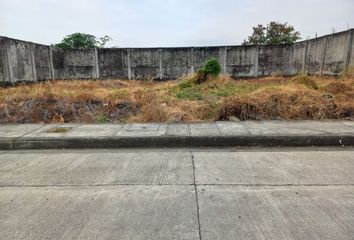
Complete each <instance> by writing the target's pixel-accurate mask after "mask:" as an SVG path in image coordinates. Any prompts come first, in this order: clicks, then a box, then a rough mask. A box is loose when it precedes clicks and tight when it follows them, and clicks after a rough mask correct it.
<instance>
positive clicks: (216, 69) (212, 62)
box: [195, 58, 221, 84]
mask: <svg viewBox="0 0 354 240" xmlns="http://www.w3.org/2000/svg"><path fill="white" fill-rule="evenodd" d="M220 73H221V66H220V63H219V61H218V60H216V59H215V58H211V59H209V60H208V61H207V62H206V64H205V65H204V67H203V68H202V69H199V70H198V72H197V74H196V80H195V81H196V83H198V84H201V83H203V82H206V81H207V80H208V78H209V76H214V77H217V76H219V74H220Z"/></svg>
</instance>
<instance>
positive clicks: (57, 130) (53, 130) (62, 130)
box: [47, 127, 71, 133]
mask: <svg viewBox="0 0 354 240" xmlns="http://www.w3.org/2000/svg"><path fill="white" fill-rule="evenodd" d="M70 130H71V128H68V127H55V128H51V129H49V130H48V131H47V132H48V133H66V132H68V131H70Z"/></svg>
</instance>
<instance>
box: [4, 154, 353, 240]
mask: <svg viewBox="0 0 354 240" xmlns="http://www.w3.org/2000/svg"><path fill="white" fill-rule="evenodd" d="M0 173H1V174H0V226H1V227H0V239H4V240H5V239H6V240H8V239H16V240H20V239H95V240H96V239H179V240H180V239H202V240H207V239H213V240H214V239H222V240H228V239H282V240H284V239H301V240H306V239H311V240H312V239H321V240H323V239H348V240H349V239H351V240H353V239H354V227H353V226H354V149H353V148H233V149H123V150H112V149H111V150H104V149H100V150H94V149H92V150H29V151H25V150H22V151H2V152H0Z"/></svg>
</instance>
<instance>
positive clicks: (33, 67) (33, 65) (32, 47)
mask: <svg viewBox="0 0 354 240" xmlns="http://www.w3.org/2000/svg"><path fill="white" fill-rule="evenodd" d="M34 48H35V46H34V44H31V65H32V74H33V81H34V82H36V81H37V70H36V62H35V59H34Z"/></svg>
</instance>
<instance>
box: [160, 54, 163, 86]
mask: <svg viewBox="0 0 354 240" xmlns="http://www.w3.org/2000/svg"><path fill="white" fill-rule="evenodd" d="M159 78H160V80H162V79H163V71H162V49H159Z"/></svg>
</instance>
